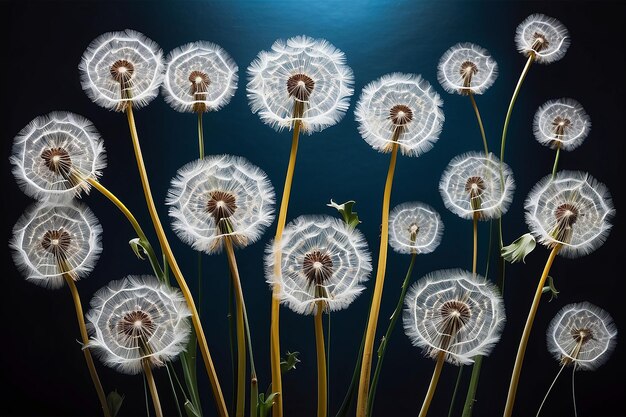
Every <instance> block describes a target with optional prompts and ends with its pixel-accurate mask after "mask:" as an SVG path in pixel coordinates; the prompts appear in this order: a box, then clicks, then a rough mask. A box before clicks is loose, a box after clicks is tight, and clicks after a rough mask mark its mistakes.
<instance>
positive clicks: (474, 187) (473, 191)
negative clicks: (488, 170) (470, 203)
mask: <svg viewBox="0 0 626 417" xmlns="http://www.w3.org/2000/svg"><path fill="white" fill-rule="evenodd" d="M485 188H486V186H485V181H483V179H482V178H481V177H478V176H474V177H470V178H468V180H467V182H466V183H465V191H467V192H468V193H470V196H471V197H472V198H474V197H478V196H480V195H481V194H482V193H483V191H485Z"/></svg>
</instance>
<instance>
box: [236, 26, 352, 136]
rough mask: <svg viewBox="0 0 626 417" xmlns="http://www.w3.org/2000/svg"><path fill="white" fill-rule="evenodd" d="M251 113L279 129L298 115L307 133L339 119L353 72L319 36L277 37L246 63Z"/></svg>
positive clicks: (343, 57) (349, 93)
mask: <svg viewBox="0 0 626 417" xmlns="http://www.w3.org/2000/svg"><path fill="white" fill-rule="evenodd" d="M248 79H249V80H248V86H247V91H248V99H249V101H250V107H251V109H252V112H253V113H258V114H259V116H260V117H261V120H262V121H263V122H264V123H265V124H267V125H269V126H271V127H273V128H274V129H276V130H278V131H280V130H282V129H284V128H290V127H291V126H292V125H293V124H294V122H295V121H298V120H299V121H301V128H302V130H303V131H305V132H308V133H312V132H317V131H320V130H323V129H325V128H327V127H329V126H332V125H334V124H336V123H337V122H339V121H340V120H341V118H342V117H343V116H344V114H345V112H346V110H347V109H348V107H349V105H350V96H351V95H352V93H353V89H352V85H353V83H354V76H353V74H352V70H351V69H350V67H348V66H347V65H346V57H345V55H344V53H343V52H342V51H340V50H339V49H337V48H335V47H334V46H333V45H331V44H330V43H328V42H327V41H325V40H323V39H313V38H309V37H307V36H296V37H294V38H289V39H287V40H286V41H284V40H282V39H279V40H277V41H276V42H274V44H273V45H272V48H271V50H270V51H262V52H260V53H259V55H258V56H257V58H256V59H255V60H254V61H253V62H252V63H251V64H250V66H249V67H248Z"/></svg>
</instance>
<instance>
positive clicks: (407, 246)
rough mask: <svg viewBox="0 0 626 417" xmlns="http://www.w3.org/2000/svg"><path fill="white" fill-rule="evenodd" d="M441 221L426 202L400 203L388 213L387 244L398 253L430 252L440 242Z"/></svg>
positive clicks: (441, 233)
mask: <svg viewBox="0 0 626 417" xmlns="http://www.w3.org/2000/svg"><path fill="white" fill-rule="evenodd" d="M442 235H443V222H442V221H441V217H440V216H439V213H437V212H436V211H435V209H434V208H432V207H430V206H429V205H427V204H424V203H419V202H410V203H403V204H400V205H398V206H396V207H394V208H393V210H391V213H390V214H389V244H390V245H391V247H392V248H393V249H394V250H395V251H396V252H398V253H403V254H413V253H415V254H420V253H431V252H432V251H434V250H435V249H437V246H439V243H440V242H441V236H442Z"/></svg>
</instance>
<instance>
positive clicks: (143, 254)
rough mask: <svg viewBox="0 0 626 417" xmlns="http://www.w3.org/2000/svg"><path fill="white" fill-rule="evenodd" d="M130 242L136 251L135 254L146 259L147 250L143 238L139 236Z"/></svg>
mask: <svg viewBox="0 0 626 417" xmlns="http://www.w3.org/2000/svg"><path fill="white" fill-rule="evenodd" d="M128 244H129V245H130V247H131V248H132V249H133V252H135V255H137V258H139V259H141V260H142V261H143V260H145V259H146V250H145V249H144V247H143V245H142V243H141V240H140V239H139V238H138V237H136V238H134V239H131V240H129V241H128Z"/></svg>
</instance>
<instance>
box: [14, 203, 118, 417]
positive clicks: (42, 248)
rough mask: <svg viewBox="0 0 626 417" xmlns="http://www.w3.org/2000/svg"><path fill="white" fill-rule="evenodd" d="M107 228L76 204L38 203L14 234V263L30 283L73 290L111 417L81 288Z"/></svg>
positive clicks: (94, 376)
mask: <svg viewBox="0 0 626 417" xmlns="http://www.w3.org/2000/svg"><path fill="white" fill-rule="evenodd" d="M101 233H102V227H101V226H100V224H99V223H98V219H96V217H95V216H94V214H93V213H92V212H91V210H89V209H88V208H87V207H86V206H84V205H80V204H70V203H50V202H44V203H36V204H33V205H32V206H31V207H30V208H28V209H27V210H26V212H25V213H24V215H22V217H21V218H20V219H19V220H18V222H17V224H16V225H15V227H14V228H13V237H12V239H11V241H10V247H11V249H12V250H13V261H14V262H15V264H16V265H17V267H18V268H19V270H20V271H21V272H22V274H23V275H24V276H25V277H26V280H27V281H29V282H32V283H34V284H36V285H39V286H41V287H44V288H49V289H57V288H60V287H62V286H63V283H65V284H67V286H68V287H69V289H70V292H71V294H72V301H73V302H74V308H75V310H76V318H77V319H78V327H79V329H80V335H81V339H82V343H83V345H84V347H85V348H84V349H83V354H84V356H85V361H86V362H87V368H88V369H89V375H90V376H91V380H92V382H93V385H94V387H95V389H96V392H97V394H98V399H99V400H100V406H101V407H102V411H103V413H104V415H105V417H109V416H111V412H110V410H109V406H108V404H107V398H106V395H105V393H104V389H103V388H102V384H101V383H100V378H99V376H98V372H97V371H96V367H95V365H94V362H93V359H92V357H91V352H90V350H89V349H88V342H89V336H88V335H87V328H86V326H85V321H84V317H83V308H82V304H81V301H80V295H79V293H78V288H77V287H76V282H75V281H77V280H79V279H80V278H85V277H86V276H87V275H88V274H89V273H90V272H91V271H92V269H93V268H94V266H95V264H96V262H97V260H98V258H99V256H100V252H101V251H102V246H101V243H100V236H101Z"/></svg>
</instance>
